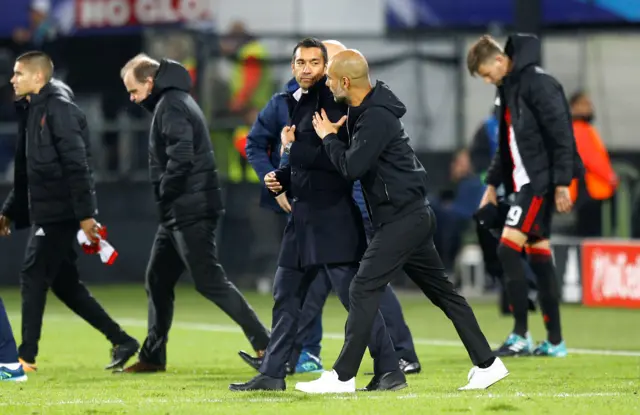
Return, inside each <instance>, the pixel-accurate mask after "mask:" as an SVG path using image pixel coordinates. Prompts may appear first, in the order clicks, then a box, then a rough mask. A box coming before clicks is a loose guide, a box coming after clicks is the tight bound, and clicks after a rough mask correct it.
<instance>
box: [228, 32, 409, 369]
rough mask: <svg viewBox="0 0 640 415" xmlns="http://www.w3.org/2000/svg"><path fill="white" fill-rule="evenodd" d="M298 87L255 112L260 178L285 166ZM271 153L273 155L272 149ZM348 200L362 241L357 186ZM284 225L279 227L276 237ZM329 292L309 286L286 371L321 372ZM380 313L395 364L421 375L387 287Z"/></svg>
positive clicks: (280, 211)
mask: <svg viewBox="0 0 640 415" xmlns="http://www.w3.org/2000/svg"><path fill="white" fill-rule="evenodd" d="M322 44H323V45H324V46H325V48H326V49H327V56H328V58H329V59H331V58H332V57H333V56H334V55H335V54H337V53H339V52H342V51H344V50H346V49H347V48H346V47H345V45H344V44H342V43H341V42H339V41H337V40H324V41H323V42H322ZM299 90H300V86H299V85H298V83H297V82H296V80H295V78H292V79H291V80H290V81H289V82H288V83H287V85H286V92H283V93H277V94H274V96H273V97H272V98H271V101H270V102H269V103H268V104H267V106H266V107H265V108H264V109H263V110H262V111H261V112H260V114H259V115H258V118H257V120H256V122H255V123H254V125H253V127H252V128H251V131H250V132H249V135H248V137H247V145H246V151H247V158H248V160H249V163H251V165H252V166H253V168H254V170H255V171H256V173H257V174H258V177H260V178H264V177H265V176H266V175H267V173H269V172H271V171H272V170H274V169H276V168H278V167H281V166H285V165H286V164H287V163H288V158H289V157H288V155H287V154H286V153H285V154H283V155H282V158H280V151H279V150H280V148H281V147H282V146H281V143H280V131H281V130H282V128H283V127H284V126H285V125H287V123H288V121H289V113H288V106H289V104H288V102H291V103H292V102H293V101H296V102H297V100H298V99H299V98H300V96H301V94H300V93H298V92H297V91H299ZM273 150H276V151H273ZM265 193H266V194H264V193H263V195H262V199H261V206H263V207H267V208H270V209H273V210H275V211H276V215H277V216H276V217H277V218H278V222H280V223H282V222H284V224H286V218H287V215H286V213H288V212H290V210H291V207H290V205H289V201H288V199H287V195H286V194H285V193H283V194H281V195H278V196H277V197H276V198H275V202H277V203H275V202H274V198H273V196H272V195H270V194H269V193H270V192H268V191H267V190H266V188H265ZM353 199H354V200H355V202H356V204H357V205H358V208H359V209H360V212H361V214H362V218H363V222H364V227H365V232H366V235H367V239H370V238H371V234H372V231H373V228H372V227H371V221H370V219H369V216H368V213H367V208H366V204H365V201H364V197H363V195H362V189H361V187H360V182H359V181H356V182H355V183H354V186H353ZM283 229H284V225H282V227H281V228H280V229H279V232H280V234H282V231H283ZM330 291H331V282H330V281H329V278H328V276H326V275H325V274H324V273H321V274H320V275H318V277H316V279H315V280H314V281H313V282H312V283H311V286H310V287H309V291H308V292H307V296H306V298H305V303H304V305H303V307H302V310H301V312H300V321H299V328H298V334H297V337H296V341H295V345H294V350H293V353H292V354H291V358H290V359H289V363H288V373H306V372H321V371H322V370H323V366H322V360H321V358H320V351H321V340H322V309H323V307H324V304H325V302H326V299H327V297H328V295H329V293H330ZM380 311H381V312H382V315H383V316H384V319H385V323H386V325H387V328H388V330H389V334H390V335H391V340H392V341H393V345H394V349H395V351H396V354H397V356H398V365H399V367H400V369H401V370H402V371H403V372H404V373H405V374H415V373H419V372H420V371H421V366H420V362H419V360H418V356H417V354H416V351H415V346H414V343H413V337H412V335H411V331H410V330H409V327H408V326H407V324H406V322H405V320H404V315H403V313H402V307H401V305H400V302H399V301H398V298H397V297H396V295H395V293H394V292H393V290H392V288H391V286H388V287H387V288H386V289H385V294H384V295H383V297H382V300H381V303H380ZM238 354H239V356H240V357H241V358H242V359H243V360H244V361H245V362H246V363H247V364H249V365H250V366H251V367H253V368H254V369H256V370H258V369H259V368H260V365H261V364H262V356H260V355H258V356H255V357H254V356H252V355H251V354H249V353H247V352H245V351H242V350H241V351H240V352H239V353H238Z"/></svg>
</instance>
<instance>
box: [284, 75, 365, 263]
mask: <svg viewBox="0 0 640 415" xmlns="http://www.w3.org/2000/svg"><path fill="white" fill-rule="evenodd" d="M325 82H326V79H325V78H323V79H321V80H319V81H318V82H317V83H316V84H315V85H314V86H313V87H311V88H309V91H308V92H307V93H305V94H302V96H301V97H300V100H299V101H296V100H295V99H294V98H293V95H292V94H288V97H287V102H288V106H289V115H290V124H289V125H295V126H296V131H295V137H296V141H295V142H294V143H293V144H292V146H291V153H290V155H289V164H288V165H286V166H283V167H282V168H280V169H278V170H277V171H276V176H277V177H278V180H279V181H280V183H281V184H282V185H283V187H284V188H285V189H286V190H287V191H288V192H289V194H290V196H291V197H292V198H293V203H292V205H291V209H292V211H291V212H292V214H291V217H290V219H289V223H288V224H287V227H286V228H285V231H284V235H283V239H282V245H281V248H280V259H279V261H278V263H279V265H280V266H282V267H288V268H299V267H303V268H304V267H307V266H313V265H325V264H342V263H355V262H358V261H360V259H361V258H362V254H363V253H364V250H365V248H366V238H365V234H364V226H363V223H362V215H361V213H360V210H359V209H358V207H357V205H356V204H355V202H354V200H353V197H352V193H353V184H352V183H351V182H350V181H348V180H346V179H345V178H343V177H342V175H341V174H340V173H339V172H338V171H337V169H336V168H335V166H334V165H333V163H331V160H329V157H328V155H327V152H326V151H325V149H324V148H323V146H322V140H320V137H318V135H317V134H316V132H315V130H314V128H313V124H312V119H313V114H314V113H315V112H316V111H318V112H319V111H320V110H321V109H323V108H324V110H325V111H326V112H327V115H328V116H329V118H330V119H331V120H334V121H338V120H339V119H340V118H341V117H343V116H344V115H345V114H346V110H347V108H346V106H345V105H343V104H338V103H336V102H335V101H334V99H333V95H332V94H331V91H330V90H329V88H327V86H326V85H325ZM336 140H343V142H345V143H346V141H347V136H346V131H345V132H342V133H341V134H340V137H339V138H337V139H336Z"/></svg>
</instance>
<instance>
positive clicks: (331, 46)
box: [322, 40, 347, 59]
mask: <svg viewBox="0 0 640 415" xmlns="http://www.w3.org/2000/svg"><path fill="white" fill-rule="evenodd" d="M322 44H323V45H324V47H325V48H327V57H328V58H329V59H331V58H333V57H334V56H335V55H336V54H337V53H339V52H342V51H343V50H347V47H346V46H345V45H343V44H342V43H340V42H338V41H337V40H325V41H323V42H322Z"/></svg>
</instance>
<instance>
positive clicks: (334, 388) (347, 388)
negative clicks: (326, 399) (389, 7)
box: [296, 370, 356, 393]
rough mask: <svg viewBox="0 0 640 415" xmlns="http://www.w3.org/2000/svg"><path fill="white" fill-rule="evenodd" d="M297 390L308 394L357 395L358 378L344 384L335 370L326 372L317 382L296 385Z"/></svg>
mask: <svg viewBox="0 0 640 415" xmlns="http://www.w3.org/2000/svg"><path fill="white" fill-rule="evenodd" d="M296 390H299V391H301V392H306V393H355V391H356V378H351V379H349V380H347V381H345V382H342V381H341V380H340V379H338V373H337V372H336V371H335V370H332V371H331V372H329V371H325V372H322V375H320V378H318V379H316V380H312V381H311V382H298V383H296Z"/></svg>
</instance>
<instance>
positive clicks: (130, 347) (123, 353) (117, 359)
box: [105, 338, 140, 370]
mask: <svg viewBox="0 0 640 415" xmlns="http://www.w3.org/2000/svg"><path fill="white" fill-rule="evenodd" d="M138 349H140V343H138V341H137V340H136V339H134V338H131V339H130V340H127V341H126V342H125V343H122V344H116V345H115V346H113V348H112V349H111V363H109V364H108V365H107V366H106V367H105V369H107V370H111V369H118V368H122V367H124V365H125V364H127V362H128V361H129V359H131V358H132V357H133V356H134V355H135V354H136V353H137V352H138Z"/></svg>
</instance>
